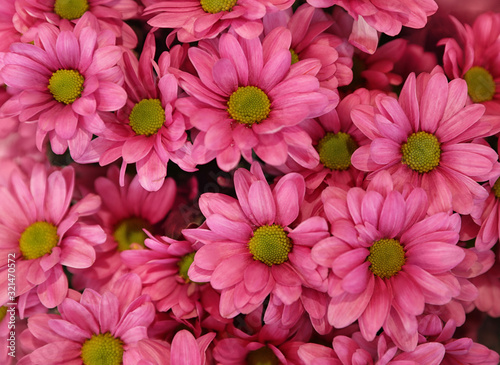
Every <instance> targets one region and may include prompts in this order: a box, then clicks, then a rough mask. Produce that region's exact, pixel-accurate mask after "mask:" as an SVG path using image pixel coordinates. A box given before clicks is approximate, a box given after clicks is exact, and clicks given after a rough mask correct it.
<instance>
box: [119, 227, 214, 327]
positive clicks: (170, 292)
mask: <svg viewBox="0 0 500 365" xmlns="http://www.w3.org/2000/svg"><path fill="white" fill-rule="evenodd" d="M144 244H145V246H146V247H147V248H149V250H128V251H124V252H122V257H121V258H122V261H123V262H124V263H125V265H127V266H128V267H129V268H130V269H131V270H132V272H133V273H136V274H138V275H139V277H140V278H141V280H142V284H143V293H144V294H148V295H149V296H150V297H151V300H153V302H155V306H156V308H157V310H159V311H161V312H166V311H168V310H170V309H171V310H172V312H173V313H174V315H175V316H176V317H177V318H179V319H186V318H194V317H197V316H198V315H199V312H200V311H201V306H200V305H199V304H198V303H199V301H200V295H201V291H202V290H204V288H210V286H209V285H205V286H204V285H203V284H204V283H196V282H193V281H191V280H190V279H189V276H188V274H187V273H188V270H189V267H190V266H191V263H192V262H193V260H194V255H195V253H196V248H197V247H196V246H201V244H200V243H198V244H197V245H193V244H192V243H191V242H188V241H177V240H173V239H171V238H169V237H165V236H163V237H161V238H147V239H146V240H145V241H144ZM153 272H154V273H155V275H151V273H153Z"/></svg>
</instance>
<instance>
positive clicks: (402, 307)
mask: <svg viewBox="0 0 500 365" xmlns="http://www.w3.org/2000/svg"><path fill="white" fill-rule="evenodd" d="M427 199H428V198H427V195H426V194H425V192H424V191H423V190H422V189H420V188H414V189H413V190H412V189H405V192H404V194H402V193H400V192H398V191H395V190H393V184H392V181H391V179H390V176H389V174H388V173H387V172H384V173H381V174H379V175H378V176H377V178H376V179H374V180H373V181H372V183H371V184H370V185H369V187H368V190H367V191H365V190H363V189H361V188H357V187H355V188H351V189H350V190H349V191H348V192H347V193H346V191H345V190H343V189H340V188H334V187H329V188H327V189H326V190H325V191H324V192H323V201H324V204H325V213H326V216H327V217H328V220H329V221H330V223H331V232H332V235H333V237H329V238H327V239H324V240H322V241H321V242H319V243H318V244H316V245H315V246H314V247H313V248H312V259H313V260H314V261H315V262H317V263H318V264H320V265H322V266H325V267H329V268H331V269H332V274H331V275H330V277H329V288H328V294H329V295H330V296H331V301H330V305H329V308H328V320H329V322H330V324H332V325H333V326H334V327H336V328H343V327H346V326H348V325H349V324H351V323H353V322H354V321H356V320H358V322H359V326H360V330H361V333H362V334H363V336H364V337H365V338H366V339H367V340H368V341H371V340H373V339H374V338H375V335H376V333H377V331H378V330H379V329H380V328H381V327H383V328H384V330H385V332H386V333H387V334H388V335H389V336H390V337H391V338H392V340H393V341H394V342H395V343H396V345H397V346H398V347H399V348H401V349H403V350H404V351H412V350H414V349H415V346H416V345H417V340H418V333H417V319H416V316H417V315H419V314H422V313H423V311H424V306H425V304H426V303H429V304H435V305H443V304H446V303H448V302H449V301H450V300H451V299H452V298H453V297H455V296H457V295H459V294H460V284H459V281H458V279H457V278H456V277H455V276H454V275H453V274H452V273H451V272H450V270H451V269H453V268H454V267H455V266H457V265H458V264H459V263H460V262H461V261H462V260H463V258H464V256H465V254H464V252H463V249H462V248H460V247H458V246H456V244H457V242H458V237H459V235H458V232H459V229H460V217H459V216H458V214H453V215H449V214H447V213H443V212H440V213H436V214H433V215H430V216H427V215H426V212H427V209H428V206H429V204H428V200H427Z"/></svg>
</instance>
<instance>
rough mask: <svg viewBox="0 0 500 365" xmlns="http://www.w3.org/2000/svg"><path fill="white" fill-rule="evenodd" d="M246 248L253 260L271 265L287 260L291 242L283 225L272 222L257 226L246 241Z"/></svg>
mask: <svg viewBox="0 0 500 365" xmlns="http://www.w3.org/2000/svg"><path fill="white" fill-rule="evenodd" d="M248 249H249V251H250V253H251V254H252V255H253V259H254V260H259V261H260V262H263V263H264V264H266V265H268V266H272V265H279V264H282V263H283V262H285V261H286V260H288V253H289V252H290V251H291V250H292V243H291V241H290V238H288V236H287V234H286V232H285V231H284V230H283V227H281V226H279V225H277V224H273V225H271V226H262V227H259V228H257V229H256V230H255V231H254V232H253V237H252V238H251V239H250V241H249V242H248Z"/></svg>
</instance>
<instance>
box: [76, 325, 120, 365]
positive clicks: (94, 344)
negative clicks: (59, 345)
mask: <svg viewBox="0 0 500 365" xmlns="http://www.w3.org/2000/svg"><path fill="white" fill-rule="evenodd" d="M81 357H82V361H83V364H84V365H120V364H122V363H123V342H122V340H120V339H118V338H116V337H113V336H112V335H111V334H110V333H109V332H106V333H101V334H98V335H95V334H94V335H92V337H91V338H89V339H88V340H86V341H85V342H84V343H83V345H82V355H81Z"/></svg>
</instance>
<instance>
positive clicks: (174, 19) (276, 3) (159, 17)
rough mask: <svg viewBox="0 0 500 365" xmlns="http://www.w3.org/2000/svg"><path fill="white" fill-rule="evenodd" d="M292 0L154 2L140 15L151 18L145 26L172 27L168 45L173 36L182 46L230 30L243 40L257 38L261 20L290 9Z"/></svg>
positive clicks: (185, 0) (182, 0) (261, 27)
mask: <svg viewBox="0 0 500 365" xmlns="http://www.w3.org/2000/svg"><path fill="white" fill-rule="evenodd" d="M292 4H293V0H269V1H264V0H201V1H200V0H181V1H180V2H175V3H174V2H171V1H160V0H156V1H154V3H153V4H151V5H150V6H148V7H146V9H145V10H144V13H143V16H146V17H151V16H152V17H151V19H149V20H148V24H149V25H151V26H152V27H158V28H172V29H173V31H172V32H171V33H170V35H169V36H168V37H167V45H169V44H170V43H172V41H173V37H174V36H175V35H177V39H178V40H179V41H180V42H183V43H189V42H195V41H198V40H201V39H211V38H215V37H217V36H218V35H219V34H220V33H221V32H223V31H224V30H226V29H227V28H230V29H232V30H234V31H235V32H236V34H238V35H240V36H241V37H243V38H247V39H252V38H255V37H258V36H259V35H260V34H261V33H262V30H263V26H262V17H264V15H266V13H268V12H275V11H279V10H284V9H287V8H289V7H291V6H292Z"/></svg>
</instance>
